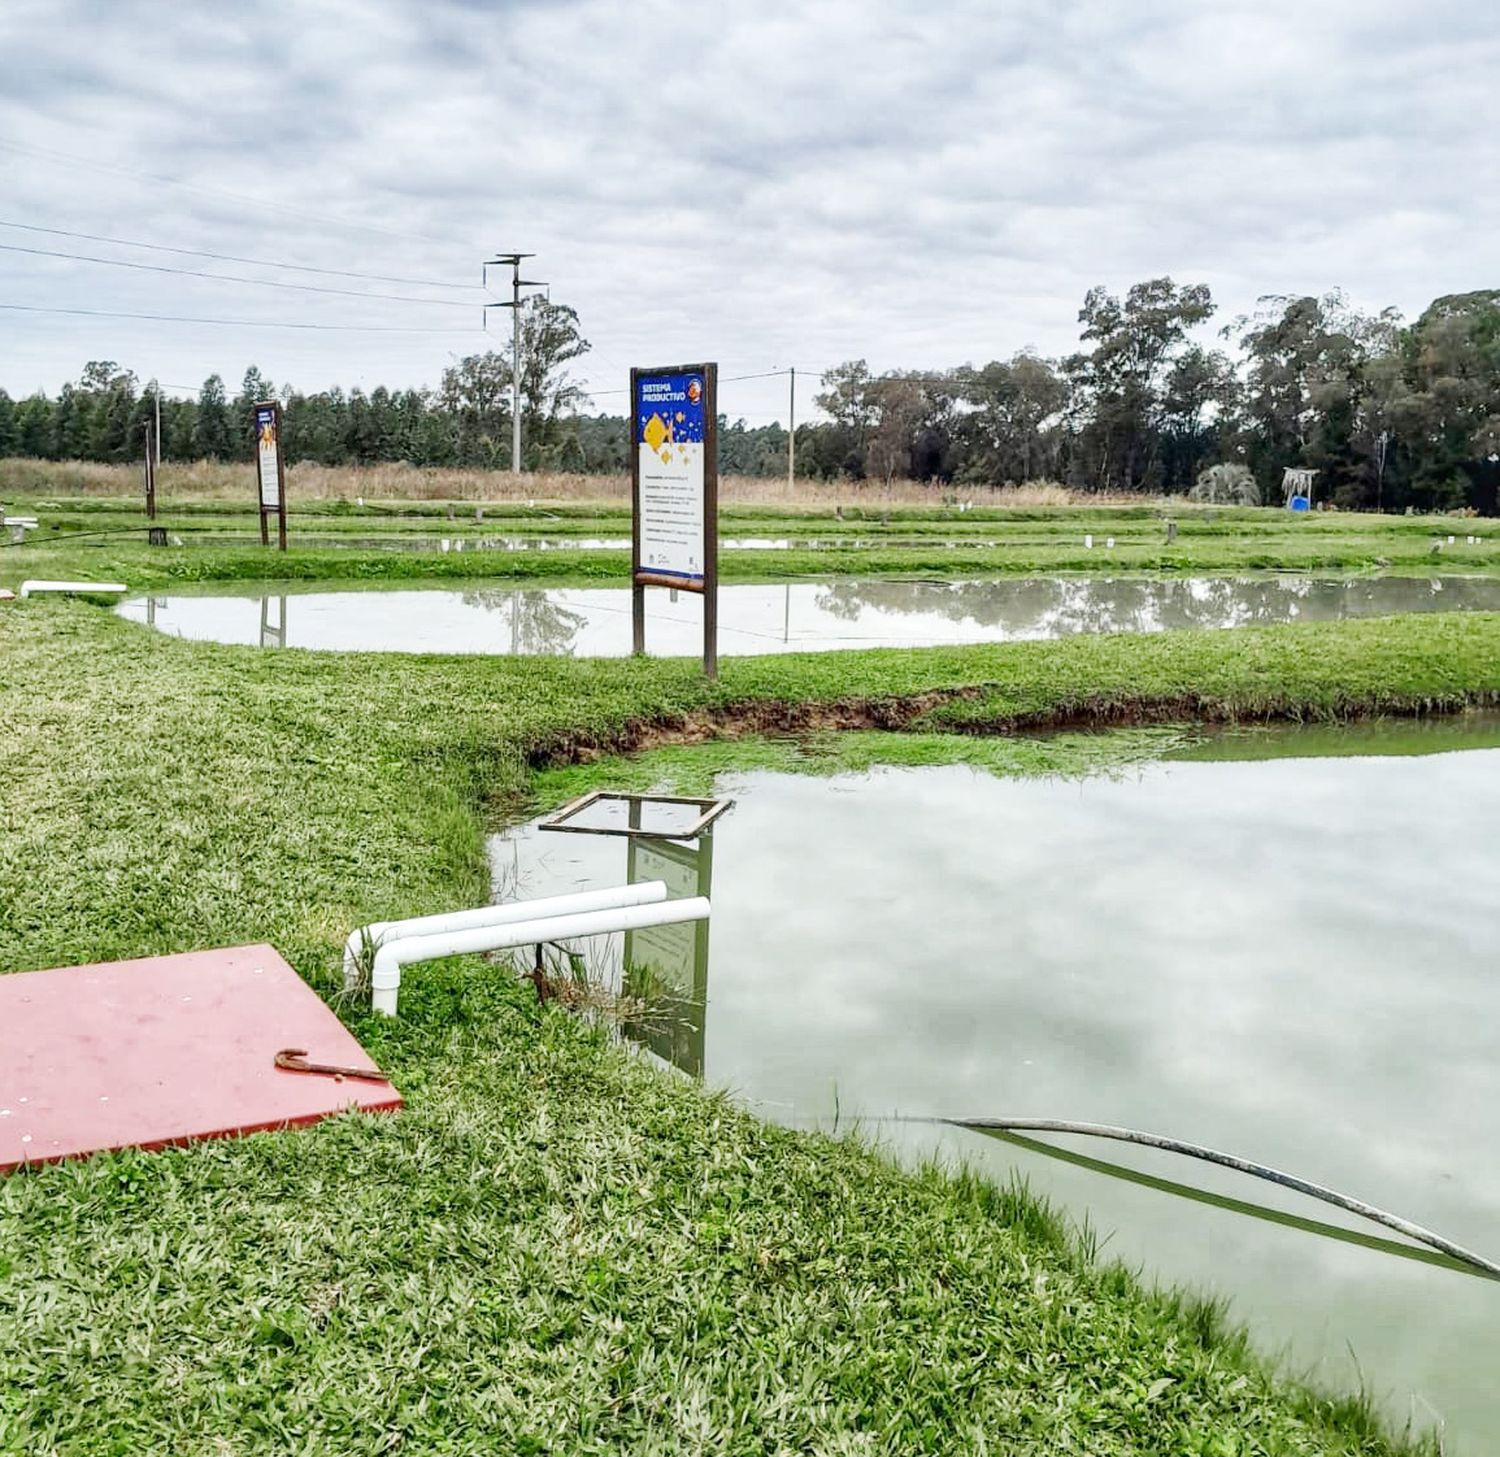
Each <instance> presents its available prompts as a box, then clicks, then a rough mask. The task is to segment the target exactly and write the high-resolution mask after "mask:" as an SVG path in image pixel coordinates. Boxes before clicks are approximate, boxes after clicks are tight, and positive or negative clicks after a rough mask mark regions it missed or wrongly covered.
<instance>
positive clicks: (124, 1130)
mask: <svg viewBox="0 0 1500 1457" xmlns="http://www.w3.org/2000/svg"><path fill="white" fill-rule="evenodd" d="M0 1029H4V1042H3V1047H4V1052H3V1055H0V1172H9V1171H10V1170H11V1169H14V1168H16V1167H17V1166H18V1165H20V1164H26V1163H51V1162H53V1161H54V1160H57V1159H65V1158H75V1157H78V1156H80V1155H83V1154H89V1153H95V1152H98V1151H99V1150H100V1149H115V1148H127V1147H135V1148H162V1147H164V1146H165V1145H167V1144H175V1143H189V1142H191V1141H192V1140H193V1139H197V1138H228V1137H232V1136H234V1135H235V1134H240V1133H253V1132H256V1131H257V1130H259V1129H264V1128H289V1127H295V1126H297V1125H299V1124H305V1123H315V1122H317V1121H318V1120H319V1119H320V1118H327V1117H328V1116H329V1115H330V1114H333V1113H339V1112H342V1111H343V1110H344V1109H346V1108H349V1107H351V1106H352V1107H357V1108H363V1109H384V1108H399V1107H400V1106H401V1095H400V1094H399V1093H397V1092H396V1090H395V1089H394V1088H393V1087H392V1086H391V1085H390V1084H389V1083H387V1082H367V1081H365V1080H364V1079H363V1078H345V1079H343V1080H339V1079H336V1078H331V1077H323V1076H318V1075H314V1074H310V1073H294V1072H287V1071H285V1070H284V1069H282V1068H278V1067H277V1066H276V1065H275V1057H276V1054H277V1053H278V1052H280V1051H281V1050H282V1049H283V1048H289V1047H301V1048H305V1049H306V1050H307V1057H308V1060H309V1061H310V1062H327V1063H334V1064H336V1065H338V1066H342V1067H373V1066H374V1064H373V1063H372V1062H371V1061H370V1058H369V1056H368V1055H367V1054H366V1053H365V1051H364V1049H363V1048H362V1047H361V1046H360V1045H359V1043H358V1042H356V1041H355V1040H354V1038H353V1037H351V1036H350V1035H349V1033H348V1032H347V1031H346V1030H345V1028H344V1026H343V1024H342V1023H340V1021H339V1020H338V1018H337V1017H335V1016H334V1015H333V1013H332V1012H330V1011H329V1010H328V1008H327V1007H326V1006H325V1005H324V1004H323V1001H322V999H321V998H320V997H319V996H318V994H317V993H316V992H314V991H313V990H312V988H311V987H309V986H308V985H307V984H306V983H305V982H304V981H303V980H302V978H301V977H299V976H298V975H297V973H296V972H295V971H293V970H292V968H291V967H290V966H288V965H287V964H286V962H284V961H283V960H282V959H281V957H280V956H278V955H277V954H276V952H275V951H274V950H272V948H271V947H269V946H236V947H232V948H230V949H227V950H222V951H190V952H188V953H186V954H185V955H182V956H153V957H148V958H146V959H145V960H142V961H114V962H105V963H102V964H100V965H98V966H68V967H61V968H59V969H58V970H56V971H25V972H17V973H15V974H13V975H10V976H0Z"/></svg>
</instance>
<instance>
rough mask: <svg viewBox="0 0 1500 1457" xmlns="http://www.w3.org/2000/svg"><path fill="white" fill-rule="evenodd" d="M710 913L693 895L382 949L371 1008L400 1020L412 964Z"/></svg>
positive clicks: (422, 938) (414, 940) (447, 934)
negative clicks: (405, 976)
mask: <svg viewBox="0 0 1500 1457" xmlns="http://www.w3.org/2000/svg"><path fill="white" fill-rule="evenodd" d="M708 912H709V904H708V899H707V897H706V896H694V897H692V898H691V899H687V900H671V901H662V902H661V903H659V904H655V905H641V906H617V907H615V908H614V909H612V910H605V911H584V912H581V913H579V914H575V915H565V916H548V917H544V918H542V919H540V920H534V921H515V922H512V923H511V924H509V925H503V926H481V927H478V928H476V929H474V930H471V931H450V932H444V933H441V934H439V935H436V936H408V937H405V938H404V939H402V940H400V941H393V942H392V943H391V944H390V945H389V946H382V947H381V948H380V950H379V951H377V952H376V953H375V969H374V970H373V971H372V972H371V974H370V989H371V997H370V1001H371V1005H372V1006H373V1007H374V1009H375V1010H376V1011H377V1012H383V1013H384V1014H385V1015H386V1016H387V1017H394V1016H395V1015H396V997H397V995H398V993H399V992H400V989H401V968H402V967H403V966H410V965H411V964H412V963H413V962H417V961H438V960H440V959H441V958H443V957H445V956H471V955H475V954H477V953H479V952H482V951H505V950H508V949H509V948H511V947H513V946H529V945H531V944H532V943H533V942H542V941H561V940H564V939H565V938H568V937H573V936H602V935H604V934H605V933H607V932H609V931H638V930H641V929H642V928H644V927H646V926H671V925H676V924H679V923H680V922H683V921H706V920H707V919H708Z"/></svg>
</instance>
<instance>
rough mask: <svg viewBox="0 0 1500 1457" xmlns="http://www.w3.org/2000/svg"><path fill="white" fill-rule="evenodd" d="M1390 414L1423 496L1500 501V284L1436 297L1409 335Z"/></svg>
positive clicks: (1442, 502)
mask: <svg viewBox="0 0 1500 1457" xmlns="http://www.w3.org/2000/svg"><path fill="white" fill-rule="evenodd" d="M1402 353H1403V356H1404V361H1405V371H1404V373H1405V385H1406V388H1405V391H1404V392H1403V393H1402V394H1401V395H1400V396H1399V397H1397V398H1396V399H1395V400H1393V401H1392V409H1391V414H1392V418H1393V423H1394V424H1395V426H1396V434H1397V436H1398V438H1399V439H1400V440H1401V442H1402V445H1403V452H1402V453H1403V455H1407V456H1412V457H1414V460H1413V462H1412V467H1411V469H1410V476H1411V491H1412V496H1413V500H1414V501H1415V503H1416V504H1418V505H1420V506H1423V507H1427V508H1434V507H1435V508H1438V509H1444V508H1448V507H1452V506H1459V505H1473V506H1475V507H1476V508H1477V509H1478V510H1480V511H1482V512H1483V513H1485V514H1486V515H1493V514H1495V512H1496V510H1497V508H1500V289H1481V290H1479V291H1477V292H1474V293H1462V294H1447V295H1445V296H1444V297H1442V298H1439V299H1435V300H1434V301H1433V302H1432V303H1431V304H1430V305H1429V306H1428V307H1427V309H1426V310H1425V311H1424V312H1423V314H1422V315H1421V317H1420V318H1418V319H1417V321H1416V323H1415V324H1413V325H1412V327H1411V329H1410V330H1409V331H1408V332H1407V334H1406V335H1405V337H1404V339H1403V340H1402Z"/></svg>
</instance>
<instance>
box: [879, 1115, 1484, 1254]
mask: <svg viewBox="0 0 1500 1457" xmlns="http://www.w3.org/2000/svg"><path fill="white" fill-rule="evenodd" d="M890 1121H892V1122H899V1123H944V1124H947V1125H949V1126H950V1127H953V1128H967V1129H970V1130H972V1131H973V1132H976V1133H1077V1134H1082V1135H1084V1136H1086V1137H1089V1138H1112V1139H1115V1140H1116V1141H1118V1142H1120V1143H1135V1144H1140V1145H1141V1146H1142V1147H1144V1148H1159V1149H1163V1150H1165V1151H1166V1152H1167V1153H1180V1154H1184V1155H1186V1156H1187V1157H1188V1158H1194V1159H1202V1160H1203V1161H1204V1162H1205V1163H1210V1164H1218V1165H1219V1166H1220V1167H1222V1168H1226V1169H1234V1170H1236V1171H1237V1172H1239V1173H1242V1174H1250V1175H1252V1176H1253V1177H1255V1178H1257V1179H1265V1180H1268V1181H1269V1182H1270V1183H1272V1184H1280V1185H1281V1186H1282V1187H1283V1188H1285V1189H1293V1190H1295V1191H1296V1192H1297V1193H1299V1194H1306V1195H1308V1196H1309V1198H1312V1199H1321V1200H1322V1201H1323V1203H1325V1204H1332V1205H1333V1206H1334V1207H1335V1208H1336V1209H1343V1210H1346V1211H1347V1212H1348V1213H1350V1214H1357V1215H1359V1216H1360V1218H1362V1219H1368V1220H1371V1221H1372V1222H1373V1223H1375V1224H1383V1225H1384V1226H1385V1227H1386V1228H1387V1229H1393V1230H1395V1231H1396V1232H1397V1233H1398V1234H1404V1235H1405V1236H1406V1237H1407V1238H1408V1239H1412V1240H1416V1241H1417V1242H1418V1243H1419V1244H1424V1245H1427V1246H1428V1247H1429V1248H1430V1249H1434V1250H1438V1251H1440V1252H1441V1253H1443V1254H1445V1255H1447V1256H1448V1257H1449V1258H1450V1259H1454V1260H1457V1261H1459V1262H1460V1263H1461V1264H1465V1265H1468V1266H1470V1267H1471V1268H1473V1269H1476V1270H1480V1271H1482V1272H1483V1273H1484V1274H1486V1275H1489V1276H1490V1277H1491V1278H1493V1279H1500V1264H1496V1263H1495V1262H1494V1261H1493V1260H1487V1259H1486V1258H1485V1257H1484V1256H1483V1255H1478V1254H1475V1253H1474V1251H1473V1250H1469V1249H1465V1248H1464V1247H1463V1246H1462V1245H1459V1244H1454V1243H1453V1241H1452V1240H1450V1239H1444V1238H1443V1236H1442V1235H1440V1234H1434V1233H1433V1232H1432V1230H1430V1229H1424V1228H1423V1227H1422V1226H1421V1225H1420V1224H1413V1223H1412V1221H1411V1220H1409V1219H1402V1218H1401V1216H1400V1215H1398V1214H1390V1213H1388V1212H1387V1211H1386V1210H1384V1209H1377V1208H1376V1207H1375V1205H1373V1204H1366V1203H1365V1202H1364V1200H1363V1199H1355V1198H1352V1197H1351V1196H1350V1195H1348V1194H1340V1193H1339V1192H1338V1191H1337V1190H1336V1189H1329V1188H1325V1187H1324V1186H1323V1185H1322V1184H1314V1183H1313V1182H1312V1181H1311V1180H1309V1179H1303V1178H1299V1177H1298V1176H1297V1175H1296V1174H1288V1173H1285V1172H1283V1171H1282V1170H1281V1169H1273V1168H1270V1167H1269V1166H1268V1165H1266V1164H1258V1163H1255V1162H1254V1161H1253V1160H1251V1159H1243V1158H1240V1157H1238V1156H1237V1155H1236V1154H1232V1153H1222V1152H1220V1151H1219V1150H1218V1149H1215V1148H1205V1147H1204V1146H1203V1145H1202V1144H1198V1143H1186V1142H1184V1141H1183V1140H1182V1139H1180V1138H1164V1137H1162V1136H1161V1135H1160V1134H1158V1133H1143V1132H1141V1131H1140V1130H1139V1129H1137V1128H1116V1127H1114V1126H1112V1125H1111V1124H1108V1123H1075V1122H1073V1121H1071V1120H1069V1119H1065V1118H895V1119H892V1120H890Z"/></svg>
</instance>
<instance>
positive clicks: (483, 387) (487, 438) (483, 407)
mask: <svg viewBox="0 0 1500 1457" xmlns="http://www.w3.org/2000/svg"><path fill="white" fill-rule="evenodd" d="M509 389H510V364H509V363H508V362H507V360H506V359H505V357H504V355H501V354H496V353H495V352H494V351H493V350H486V351H485V353H483V354H469V355H466V356H465V357H464V358H463V359H461V360H459V362H458V363H457V364H455V365H454V366H453V367H452V368H450V369H445V370H444V371H443V383H442V387H441V389H440V390H439V391H438V397H439V399H441V401H442V403H443V408H444V409H446V410H447V411H448V412H449V413H450V414H451V415H452V416H453V418H454V420H455V421H456V422H457V434H458V455H459V460H460V462H461V463H462V464H464V465H479V466H489V467H498V466H500V465H502V464H503V463H504V461H505V453H506V451H507V450H508V449H509V446H510V424H509V422H510V410H509V408H508V396H507V392H508V390H509Z"/></svg>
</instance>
